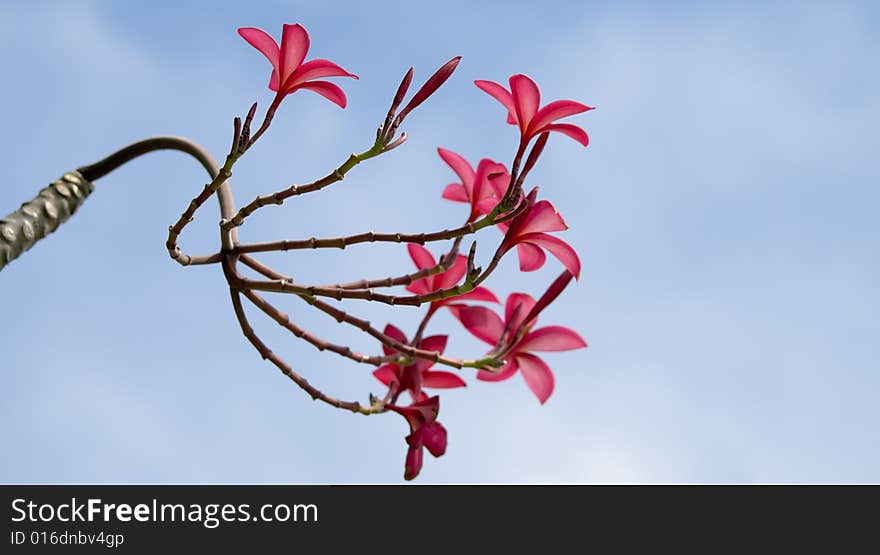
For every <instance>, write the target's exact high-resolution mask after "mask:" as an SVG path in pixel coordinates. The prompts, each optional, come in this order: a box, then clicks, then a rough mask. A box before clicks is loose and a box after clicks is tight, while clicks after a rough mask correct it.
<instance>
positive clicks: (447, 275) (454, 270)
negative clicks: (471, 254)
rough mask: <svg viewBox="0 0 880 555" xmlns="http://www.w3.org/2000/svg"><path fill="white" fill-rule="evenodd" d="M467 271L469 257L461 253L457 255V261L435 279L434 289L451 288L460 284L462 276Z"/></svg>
mask: <svg viewBox="0 0 880 555" xmlns="http://www.w3.org/2000/svg"><path fill="white" fill-rule="evenodd" d="M465 273H467V257H466V256H465V255H463V254H459V255H458V256H456V257H455V262H454V263H453V264H452V267H450V268H449V269H448V270H446V271H445V272H443V273H442V274H439V275H438V276H437V277H436V278H435V280H434V289H433V290H434V291H438V290H440V289H450V288H452V287H455V286H456V285H458V282H459V281H461V278H462V277H464V275H465Z"/></svg>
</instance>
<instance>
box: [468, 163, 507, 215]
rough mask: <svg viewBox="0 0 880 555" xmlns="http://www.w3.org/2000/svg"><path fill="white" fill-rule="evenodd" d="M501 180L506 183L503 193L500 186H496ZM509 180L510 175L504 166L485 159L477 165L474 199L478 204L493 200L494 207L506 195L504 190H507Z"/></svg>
mask: <svg viewBox="0 0 880 555" xmlns="http://www.w3.org/2000/svg"><path fill="white" fill-rule="evenodd" d="M500 179H503V181H504V184H503V187H502V188H501V191H499V190H498V185H496V183H497V182H498V181H499V180H500ZM509 180H510V174H509V173H507V168H506V167H505V166H504V164H499V163H498V162H493V161H492V160H490V159H488V158H483V159H482V160H480V162H479V164H477V173H476V176H475V177H474V192H473V198H474V199H475V200H476V201H477V203H479V202H480V201H486V200H489V199H492V201H493V202H492V207H494V206H495V203H497V202H498V201H499V200H501V196H502V195H503V194H504V190H505V189H506V188H507V181H509ZM475 204H476V203H475ZM491 209H492V208H489V210H491Z"/></svg>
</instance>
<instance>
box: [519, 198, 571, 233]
mask: <svg viewBox="0 0 880 555" xmlns="http://www.w3.org/2000/svg"><path fill="white" fill-rule="evenodd" d="M566 229H568V225H567V224H566V223H565V220H563V219H562V216H561V215H560V214H559V211H558V210H556V207H555V206H553V205H552V204H550V202H548V201H546V200H540V201H538V202H536V203H535V205H534V206H532V208H531V209H530V210H529V213H528V214H526V215H525V217H524V218H523V222H522V224H521V227H520V228H519V231H518V232H517V234H518V235H524V234H526V233H546V232H548V231H565V230H566Z"/></svg>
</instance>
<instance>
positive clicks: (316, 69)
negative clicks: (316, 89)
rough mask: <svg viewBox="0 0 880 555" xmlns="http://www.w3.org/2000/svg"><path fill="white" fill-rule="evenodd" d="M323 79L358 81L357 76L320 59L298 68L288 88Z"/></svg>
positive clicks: (290, 79) (290, 78)
mask: <svg viewBox="0 0 880 555" xmlns="http://www.w3.org/2000/svg"><path fill="white" fill-rule="evenodd" d="M321 77H352V78H354V79H358V76H357V75H355V74H353V73H349V72H347V71H345V70H344V69H342V68H341V67H339V66H338V65H336V64H334V63H333V62H331V61H330V60H320V59H318V60H310V61H308V62H306V63H304V64H302V65H301V66H299V67H298V68H296V70H295V71H294V72H293V74H291V76H290V77H289V78H288V81H289V82H288V83H287V86H288V87H294V86H296V85H298V84H300V83H304V82H306V81H311V80H312V79H319V78H321Z"/></svg>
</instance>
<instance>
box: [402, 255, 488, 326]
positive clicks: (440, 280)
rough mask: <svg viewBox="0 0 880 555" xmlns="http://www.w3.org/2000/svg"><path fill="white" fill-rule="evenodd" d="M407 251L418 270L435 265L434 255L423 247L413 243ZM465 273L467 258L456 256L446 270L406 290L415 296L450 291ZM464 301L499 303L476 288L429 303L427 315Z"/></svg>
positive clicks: (478, 287) (417, 281)
mask: <svg viewBox="0 0 880 555" xmlns="http://www.w3.org/2000/svg"><path fill="white" fill-rule="evenodd" d="M407 250H408V251H409V256H410V258H412V261H413V262H414V263H415V265H416V267H417V268H418V269H420V270H424V269H426V268H433V267H434V266H436V265H437V261H436V260H434V255H432V254H431V253H430V251H428V249H426V248H425V247H423V246H421V245H417V244H415V243H410V244H409V245H407ZM466 272H467V257H466V256H463V255H458V256H457V257H456V258H455V262H454V263H453V264H452V266H451V267H450V268H449V269H448V270H446V271H445V272H442V273H439V274H434V275H433V276H428V277H425V278H422V279H419V280H416V281H414V282H412V283H411V284H409V285H407V286H406V290H407V291H409V292H410V293H415V294H416V295H427V294H429V293H433V292H435V291H440V290H441V289H451V288H453V287H455V286H456V285H458V282H459V281H461V278H462V277H464V275H465V273H466ZM466 300H469V301H486V302H492V303H497V302H499V301H498V297H496V296H495V294H494V293H492V292H491V291H489V290H488V289H486V288H485V287H482V286H477V287H474V288H473V289H472V290H470V291H468V292H467V293H463V294H461V295H459V296H457V297H450V298H448V299H441V300H439V301H433V302H431V306H430V307H429V308H428V314H433V313H434V312H436V311H437V309H439V308H440V307H442V306H445V305H447V304H449V303H451V302H459V301H466Z"/></svg>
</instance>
